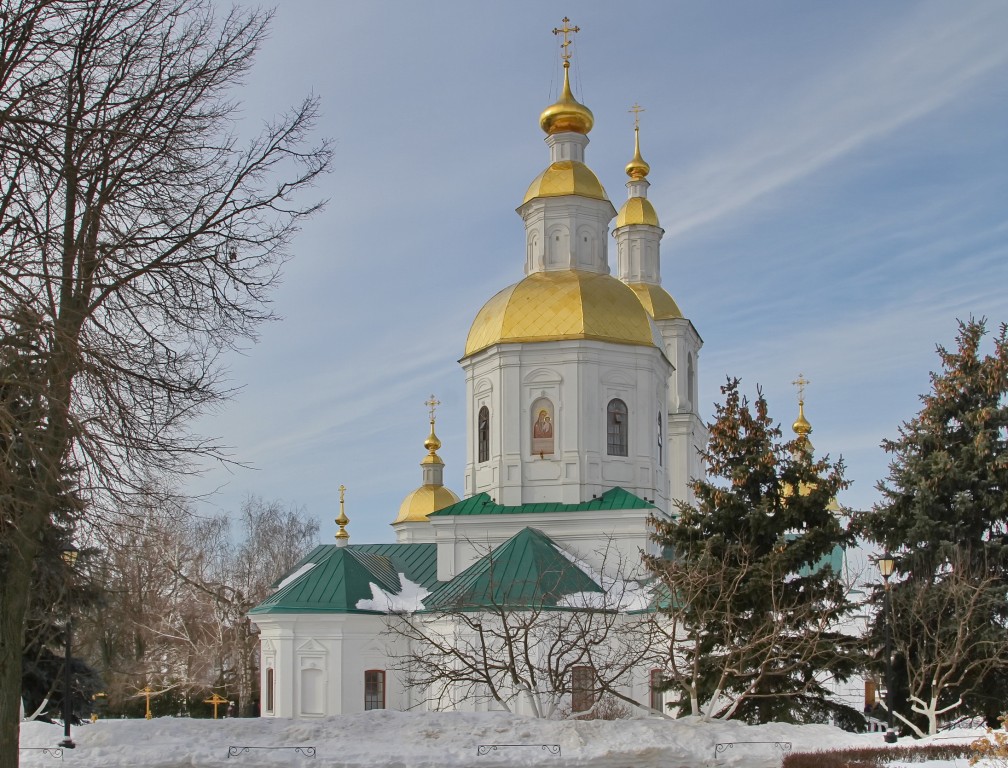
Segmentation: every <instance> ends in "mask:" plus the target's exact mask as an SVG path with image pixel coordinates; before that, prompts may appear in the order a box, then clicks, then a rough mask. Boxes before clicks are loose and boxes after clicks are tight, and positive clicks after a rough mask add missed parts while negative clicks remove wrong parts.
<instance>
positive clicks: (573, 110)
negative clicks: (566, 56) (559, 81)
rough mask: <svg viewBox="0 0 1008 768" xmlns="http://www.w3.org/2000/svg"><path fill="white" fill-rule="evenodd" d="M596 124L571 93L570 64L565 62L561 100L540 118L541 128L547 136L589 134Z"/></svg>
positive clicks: (545, 110)
mask: <svg viewBox="0 0 1008 768" xmlns="http://www.w3.org/2000/svg"><path fill="white" fill-rule="evenodd" d="M594 124H595V116H594V115H592V112H591V110H590V109H588V107H586V106H585V105H584V104H581V103H580V102H578V100H577V99H575V98H574V94H573V93H571V87H570V62H569V61H565V62H564V81H563V88H562V89H561V91H560V98H559V99H557V100H556V102H555V103H553V104H550V105H549V106H548V107H546V109H544V110H543V113H542V114H541V115H540V116H539V127H540V128H542V129H543V130H544V131H545V132H546V134H547V135H549V136H552V135H553V134H554V133H563V132H565V131H570V132H573V133H583V134H587V133H588V132H589V131H590V130H591V129H592V126H593V125H594Z"/></svg>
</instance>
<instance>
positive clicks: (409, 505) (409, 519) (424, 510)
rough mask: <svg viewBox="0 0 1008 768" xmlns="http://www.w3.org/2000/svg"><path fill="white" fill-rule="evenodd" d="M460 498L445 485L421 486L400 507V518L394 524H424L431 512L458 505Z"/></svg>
mask: <svg viewBox="0 0 1008 768" xmlns="http://www.w3.org/2000/svg"><path fill="white" fill-rule="evenodd" d="M458 501H459V497H458V496H456V495H455V494H454V493H453V492H452V491H451V490H449V489H448V488H445V487H444V486H443V485H421V486H420V487H419V488H417V489H416V490H415V491H413V493H411V494H409V495H408V496H407V497H406V498H405V499H403V503H402V504H401V505H400V506H399V516H398V517H396V519H395V521H394V522H393V523H392V524H393V525H395V524H396V523H422V522H424V521H425V520H426V519H427V515H429V514H430V513H431V512H437V511H438V510H439V509H444V508H445V507H447V506H449V505H451V504H456V503H458Z"/></svg>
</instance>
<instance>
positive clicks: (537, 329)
mask: <svg viewBox="0 0 1008 768" xmlns="http://www.w3.org/2000/svg"><path fill="white" fill-rule="evenodd" d="M565 339H595V340H597V341H610V342H614V343H617V344H638V345H642V346H656V347H658V348H659V349H661V348H662V344H661V336H660V335H659V333H658V330H657V328H656V327H655V325H654V323H653V322H652V320H651V317H650V316H649V315H648V313H647V312H646V311H645V310H644V307H643V305H642V304H641V302H640V301H639V300H638V299H637V296H636V294H635V293H634V292H633V291H632V290H630V289H629V288H628V287H627V286H626V285H624V284H623V283H621V282H620V281H619V280H617V279H616V278H615V277H612V276H611V275H600V274H597V273H595V272H584V271H580V270H566V269H565V270H560V271H556V272H534V273H532V274H531V275H529V276H528V277H526V278H525V279H524V280H522V281H521V282H519V283H516V284H514V285H512V286H509V287H508V288H505V289H504V290H503V291H501V292H500V293H498V294H497V295H496V296H494V297H493V298H491V299H490V300H489V301H488V302H487V303H486V304H484V305H483V308H482V309H481V310H480V311H479V313H478V314H477V315H476V319H475V320H473V324H472V327H471V328H470V329H469V337H468V338H467V339H466V346H465V355H464V357H468V356H469V355H473V354H475V353H477V352H479V351H480V350H483V349H486V348H487V347H491V346H493V345H494V344H515V343H521V342H539V341H561V340H565Z"/></svg>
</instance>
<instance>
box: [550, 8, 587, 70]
mask: <svg viewBox="0 0 1008 768" xmlns="http://www.w3.org/2000/svg"><path fill="white" fill-rule="evenodd" d="M569 23H570V19H568V18H567V17H566V16H564V17H563V26H562V27H554V28H553V34H554V35H563V42H562V43H561V44H560V48H561V53H560V58H561V59H563V60H564V66H565V67H566V66H570V57H571V54H570V51H568V50H567V47H568V46H569V45H570V44H571V43H572V42H574V41H573V40H569V39H568V38H567V35H569V34H570V33H571V32H580V31H581V27H568V26H567V25H568V24H569Z"/></svg>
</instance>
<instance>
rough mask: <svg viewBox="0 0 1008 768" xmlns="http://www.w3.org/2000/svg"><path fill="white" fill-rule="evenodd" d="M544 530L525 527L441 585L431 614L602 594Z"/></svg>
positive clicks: (549, 603) (428, 603)
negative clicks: (586, 593)
mask: <svg viewBox="0 0 1008 768" xmlns="http://www.w3.org/2000/svg"><path fill="white" fill-rule="evenodd" d="M602 591H603V589H602V587H600V586H599V585H598V584H596V583H595V582H594V581H593V580H592V579H591V578H590V577H589V576H588V574H586V573H585V572H584V571H582V570H581V569H580V568H578V567H577V566H576V565H574V563H572V562H571V561H570V560H569V559H568V558H567V557H566V556H565V555H564V554H563V553H562V552H561V551H560V550H559V548H558V547H557V545H556V544H554V543H553V540H552V539H550V538H549V536H547V535H546V534H545V533H543V532H542V531H538V530H536V529H535V528H523V529H522V530H520V531H519V532H518V533H516V534H515V535H514V536H512V537H511V538H510V539H508V540H507V541H506V542H504V543H503V544H501V545H500V546H499V547H498V548H497V549H495V550H493V551H492V552H490V553H488V554H487V555H485V556H483V557H482V558H480V559H479V560H477V561H476V562H475V563H473V564H472V565H471V566H469V567H468V568H466V569H465V570H464V571H463V572H462V573H460V574H459V575H458V576H456V577H455V578H454V579H452V580H451V581H448V582H443V583H442V584H440V585H438V587H436V588H435V589H434V590H432V591H431V594H430V595H428V596H427V598H426V599H425V600H424V606H425V607H426V608H427V610H445V609H461V610H482V609H501V608H507V609H527V608H544V607H556V606H557V601H558V600H559V599H560V598H561V597H563V596H564V595H569V594H573V593H575V592H602Z"/></svg>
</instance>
